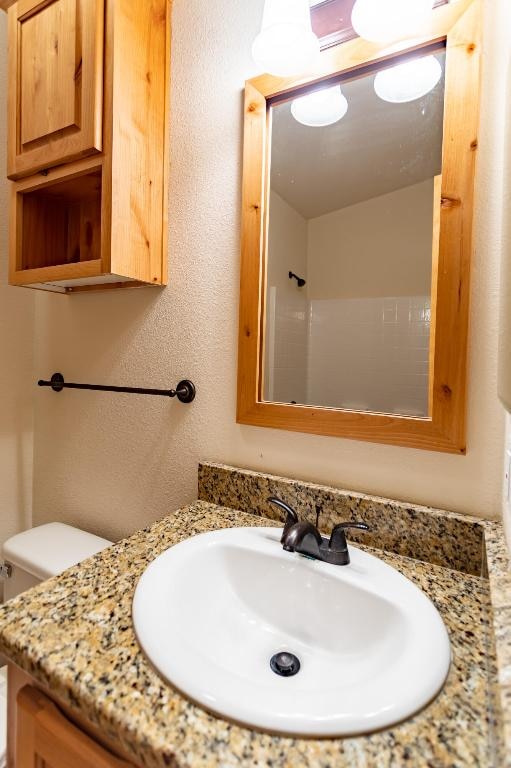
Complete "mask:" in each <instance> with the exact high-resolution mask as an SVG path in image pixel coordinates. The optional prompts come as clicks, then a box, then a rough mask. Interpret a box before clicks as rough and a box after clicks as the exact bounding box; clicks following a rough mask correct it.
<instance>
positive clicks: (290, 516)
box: [266, 496, 298, 541]
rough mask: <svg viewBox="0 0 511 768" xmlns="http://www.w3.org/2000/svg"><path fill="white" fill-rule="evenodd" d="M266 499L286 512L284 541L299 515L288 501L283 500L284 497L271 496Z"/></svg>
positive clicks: (283, 532)
mask: <svg viewBox="0 0 511 768" xmlns="http://www.w3.org/2000/svg"><path fill="white" fill-rule="evenodd" d="M266 501H268V502H269V503H270V504H275V505H276V506H277V507H280V509H281V510H282V511H283V512H285V513H286V522H285V523H284V530H283V531H282V538H281V541H283V540H284V537H285V536H286V534H287V532H288V531H289V529H290V528H291V526H292V525H295V523H297V522H298V515H297V514H296V512H295V511H294V509H293V508H292V507H290V506H289V504H286V502H285V501H282V499H277V497H276V496H270V497H269V498H268V499H266Z"/></svg>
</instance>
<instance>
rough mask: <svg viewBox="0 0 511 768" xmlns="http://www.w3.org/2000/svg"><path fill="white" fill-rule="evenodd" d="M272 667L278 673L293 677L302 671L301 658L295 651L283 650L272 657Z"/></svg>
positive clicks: (282, 675)
mask: <svg viewBox="0 0 511 768" xmlns="http://www.w3.org/2000/svg"><path fill="white" fill-rule="evenodd" d="M270 667H271V668H272V670H273V671H274V672H275V674H276V675H280V676H281V677H292V676H293V675H296V674H297V673H298V672H299V671H300V659H299V658H298V657H297V656H295V655H294V653H289V651H281V652H280V653H276V654H275V655H274V656H272V657H271V659H270Z"/></svg>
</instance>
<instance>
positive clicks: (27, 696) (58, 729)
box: [15, 686, 134, 768]
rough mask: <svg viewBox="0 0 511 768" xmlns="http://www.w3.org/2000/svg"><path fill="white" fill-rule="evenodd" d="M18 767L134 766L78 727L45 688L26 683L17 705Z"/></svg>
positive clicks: (100, 767)
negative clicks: (113, 753) (42, 690)
mask: <svg viewBox="0 0 511 768" xmlns="http://www.w3.org/2000/svg"><path fill="white" fill-rule="evenodd" d="M15 765H16V768H134V767H133V766H131V765H130V764H129V763H127V762H125V761H124V760H120V759H119V758H117V757H114V755H112V754H110V752H107V751H106V750H104V749H103V747H101V746H100V745H99V744H97V743H96V742H95V741H93V740H92V739H90V738H89V736H87V735H86V734H85V733H83V732H82V731H80V730H79V729H78V728H76V727H75V726H74V725H73V724H72V723H70V722H69V720H67V719H66V718H65V717H64V715H62V714H61V712H60V711H59V710H58V709H57V707H56V706H55V704H54V703H53V702H52V701H50V699H48V698H47V697H46V696H45V695H44V694H43V693H41V691H39V690H37V689H36V688H32V687H31V686H25V687H24V688H22V689H21V690H20V692H19V693H18V698H17V707H16V763H15Z"/></svg>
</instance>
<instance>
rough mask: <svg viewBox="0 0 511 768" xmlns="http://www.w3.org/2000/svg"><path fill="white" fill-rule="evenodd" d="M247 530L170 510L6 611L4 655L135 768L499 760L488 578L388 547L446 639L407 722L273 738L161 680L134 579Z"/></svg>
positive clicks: (218, 514)
mask: <svg viewBox="0 0 511 768" xmlns="http://www.w3.org/2000/svg"><path fill="white" fill-rule="evenodd" d="M243 525H250V526H252V525H268V521H267V520H266V519H264V518H262V517H254V516H251V515H249V514H247V513H243V512H236V511H234V510H232V509H228V508H221V507H217V506H215V505H212V504H208V503H206V502H203V501H198V502H196V503H195V504H192V505H191V506H190V507H187V508H186V509H183V510H180V511H178V512H176V513H174V514H172V515H170V516H169V517H167V518H165V519H164V520H162V521H159V522H157V523H155V524H154V525H153V526H151V527H150V528H147V529H145V530H143V531H140V532H138V533H136V534H135V535H134V536H132V537H131V538H129V539H127V540H125V541H123V542H120V543H119V544H117V545H114V546H113V547H111V548H109V549H108V550H106V551H104V552H103V553H100V554H99V555H96V556H95V557H94V558H91V559H90V560H87V561H86V562H85V563H82V564H81V565H79V566H76V567H75V568H72V569H70V570H69V571H67V572H66V573H64V574H62V575H61V576H58V577H56V578H54V579H52V580H51V581H48V582H46V583H44V584H42V585H40V586H38V587H36V588H34V589H32V590H30V591H29V592H27V593H25V594H24V595H22V596H20V597H19V598H17V599H16V600H14V601H12V602H11V603H9V604H7V605H5V606H3V607H1V608H0V651H4V652H5V653H6V654H7V655H8V656H9V657H10V658H11V659H12V660H13V661H14V662H15V663H17V664H18V665H19V666H20V667H21V668H22V669H24V670H26V671H27V672H28V673H29V674H31V675H33V676H34V677H35V678H36V679H37V680H39V681H40V682H41V683H42V684H44V685H46V686H47V687H49V688H51V690H52V691H53V692H54V694H55V695H57V696H58V697H59V699H60V700H61V701H62V702H63V703H65V704H67V705H69V706H71V707H74V708H76V709H77V710H79V712H80V713H81V715H82V717H83V716H85V717H86V718H88V720H89V721H90V722H91V723H93V724H95V725H97V726H99V727H100V728H101V729H103V730H104V731H105V732H106V733H107V734H108V735H109V736H110V737H111V738H114V739H117V740H118V742H119V743H120V744H121V745H122V747H123V748H124V750H125V751H126V752H127V753H128V754H130V755H132V756H133V762H134V763H136V764H138V765H140V766H147V767H148V768H156V767H158V768H160V767H164V766H179V767H180V768H212V767H213V766H217V767H218V768H235V767H236V766H240V767H243V768H250V767H251V766H253V767H254V768H262V767H263V766H266V767H270V768H302V767H303V768H305V767H306V766H307V767H308V768H401V767H402V766H406V765H409V766H413V768H426V767H428V768H447V767H449V768H461V767H462V766H463V767H464V766H466V767H467V768H468V767H470V768H473V767H474V766H477V767H480V768H486V766H488V767H490V766H491V767H493V766H496V765H497V764H498V763H497V762H496V760H497V759H498V758H497V754H496V751H495V750H496V749H497V746H498V745H497V743H496V739H495V737H494V735H492V734H494V729H493V728H492V721H493V712H492V709H491V701H492V699H491V695H492V690H494V689H492V686H491V682H492V680H491V676H490V677H489V668H490V667H491V664H492V663H493V662H492V661H491V659H490V662H491V663H489V655H488V649H489V648H490V645H491V643H490V640H489V638H490V635H489V632H490V625H489V611H488V608H489V582H488V581H487V580H485V579H481V578H478V577H476V576H473V575H470V574H467V573H462V572H460V571H455V570H450V569H448V568H443V567H439V566H436V565H431V564H430V563H424V562H418V561H415V560H411V559H408V558H405V557H403V556H400V555H396V554H392V553H389V552H387V553H385V554H382V553H381V552H378V554H379V556H381V557H382V558H383V559H384V560H385V561H387V562H388V563H390V564H391V565H393V566H394V567H395V568H397V569H398V570H399V571H401V572H402V573H403V574H405V575H406V576H408V578H410V579H411V580H412V581H414V582H415V583H416V584H418V585H419V586H420V587H421V588H422V589H423V590H424V591H425V592H426V594H428V595H429V597H430V598H431V599H432V600H433V602H434V603H435V604H436V606H437V607H438V609H439V611H440V612H441V614H442V616H443V619H444V621H445V623H446V626H447V628H448V631H449V634H450V638H451V643H452V654H453V663H452V665H451V670H450V673H449V677H448V680H447V683H446V685H445V687H444V689H443V691H442V692H441V693H440V695H439V696H438V697H437V698H436V699H435V701H434V702H432V703H431V704H430V705H429V706H428V707H427V708H426V709H425V710H423V711H422V712H421V713H419V714H418V715H416V716H415V717H413V718H411V719H410V720H408V721H407V722H405V723H403V724H401V725H399V726H397V727H395V728H392V729H390V730H387V731H383V732H381V733H377V734H373V735H370V736H366V737H359V738H348V739H345V740H341V739H336V740H325V741H314V740H303V739H290V738H278V737H275V736H270V735H266V734H261V733H257V732H255V731H251V730H248V729H245V728H242V727H239V726H236V725H232V724H229V723H227V722H224V721H222V720H220V719H217V718H216V717H213V716H210V715H209V714H207V712H205V711H204V710H202V709H200V708H198V707H196V706H194V705H193V704H191V703H189V702H188V701H187V700H186V699H184V698H183V697H182V696H180V695H179V694H178V693H176V692H175V691H174V690H173V689H172V687H171V686H169V685H167V684H166V683H164V682H163V681H162V680H161V679H160V678H159V676H158V675H157V674H156V673H155V672H154V671H153V669H152V667H151V666H150V664H149V663H148V662H147V661H146V659H145V658H144V656H143V654H142V653H141V651H140V650H139V647H138V645H137V642H136V639H135V636H134V633H133V627H132V622H131V602H132V597H133V592H134V589H135V586H136V584H137V581H138V578H139V577H140V575H141V574H142V572H143V571H144V569H145V568H146V567H147V565H148V563H149V562H150V561H151V560H153V559H154V558H155V557H156V556H157V555H158V554H159V553H160V552H162V551H164V550H165V549H167V548H168V547H169V546H171V545H172V544H175V543H177V542H178V541H180V540H182V539H184V538H187V537H188V536H191V535H194V534H197V533H199V532H202V531H207V530H211V529H217V528H225V527H232V526H243ZM364 548H365V547H364ZM490 672H491V669H490ZM510 692H511V689H510Z"/></svg>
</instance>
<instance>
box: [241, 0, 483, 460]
mask: <svg viewBox="0 0 511 768" xmlns="http://www.w3.org/2000/svg"><path fill="white" fill-rule="evenodd" d="M480 27H481V0H457V2H451V3H449V4H444V5H440V6H438V7H436V8H435V10H434V11H433V13H432V16H431V20H430V21H428V23H427V28H424V29H422V30H421V31H420V35H419V36H417V37H415V38H414V40H413V42H411V41H401V42H399V43H396V44H394V45H393V46H392V47H389V46H387V47H383V46H381V45H377V44H374V43H369V42H367V41H364V40H362V39H361V38H356V39H351V40H348V41H347V42H344V43H342V44H339V45H336V46H335V47H332V48H329V49H327V50H323V51H322V53H321V62H320V66H319V67H318V69H317V71H316V72H315V73H314V75H313V76H308V77H300V78H277V77H272V76H269V75H263V76H260V77H257V78H254V79H252V80H250V81H248V82H247V84H246V89H245V138H244V155H243V203H242V257H241V288H240V324H239V360H238V407H237V421H238V422H239V423H241V424H250V425H254V426H260V427H270V428H277V429H285V430H292V431H298V432H310V433H315V434H320V435H329V436H336V437H344V438H350V439H355V440H368V441H372V442H378V443H388V444H392V445H401V446H408V447H413V448H423V449H427V450H437V451H446V452H451V453H460V454H463V453H465V452H466V443H465V411H466V374H467V338H468V325H469V298H470V296H469V294H470V262H471V249H472V244H471V230H472V213H473V187H474V175H475V158H476V154H477V152H476V150H477V132H478V123H479V70H480V53H481V51H480V48H481V45H480V43H481V41H480ZM399 67H401V69H397V68H399ZM428 67H429V75H428V74H427V70H428ZM414 68H415V69H414ZM432 70H433V71H434V73H433V74H432ZM397 72H401V79H400V80H399V78H396V73H397ZM425 72H426V74H424V73H425ZM389 73H390V75H389ZM403 75H404V77H403ZM423 76H424V77H425V81H424V83H425V85H424V87H423V89H422V91H424V92H422V91H421V88H420V84H421V78H422V77H423ZM428 77H429V80H428ZM431 78H433V79H431ZM428 83H429V85H428ZM311 94H314V96H313V97H312V99H313V101H315V105H314V104H313V105H312V106H313V111H312V116H311V111H310V110H311V98H310V97H311ZM328 94H330V97H332V96H333V97H334V98H333V101H332V98H326V97H327V95H328ZM304 96H308V97H309V98H308V99H304V98H303V97H304ZM327 102H328V103H327ZM321 110H323V112H321ZM325 110H326V111H325ZM332 110H333V112H332ZM329 121H330V122H329Z"/></svg>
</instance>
